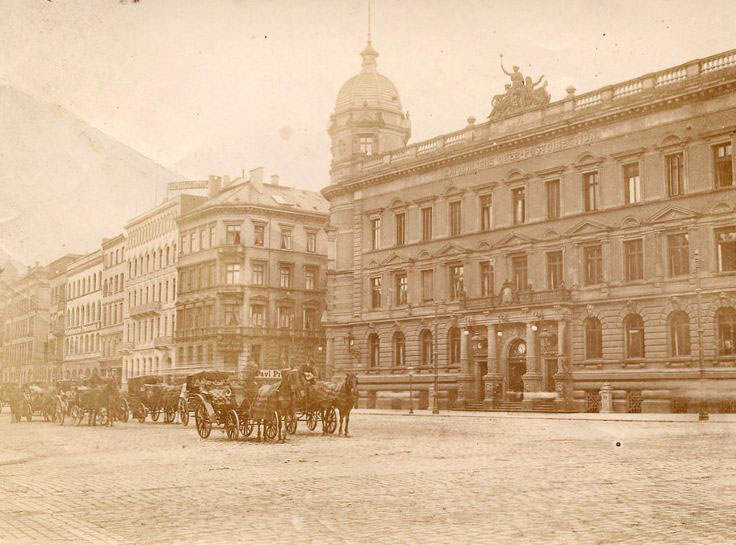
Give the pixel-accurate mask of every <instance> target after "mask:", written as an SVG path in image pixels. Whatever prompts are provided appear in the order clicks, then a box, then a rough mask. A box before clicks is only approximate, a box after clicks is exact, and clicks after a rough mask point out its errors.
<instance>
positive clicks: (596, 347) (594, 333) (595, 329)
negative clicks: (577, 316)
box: [585, 317, 603, 360]
mask: <svg viewBox="0 0 736 545" xmlns="http://www.w3.org/2000/svg"><path fill="white" fill-rule="evenodd" d="M602 357H603V328H602V327H601V321H600V320H599V319H598V318H595V317H591V318H588V319H587V320H585V359H586V360H593V359H598V358H602Z"/></svg>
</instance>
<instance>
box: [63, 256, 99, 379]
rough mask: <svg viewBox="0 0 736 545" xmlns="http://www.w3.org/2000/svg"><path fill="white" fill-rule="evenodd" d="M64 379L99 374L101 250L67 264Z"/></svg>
mask: <svg viewBox="0 0 736 545" xmlns="http://www.w3.org/2000/svg"><path fill="white" fill-rule="evenodd" d="M66 294H67V296H66V327H65V330H64V363H63V366H62V367H63V374H64V378H76V377H81V376H88V375H90V374H92V373H93V372H96V373H99V372H100V357H101V355H102V352H101V338H100V329H101V317H102V250H95V251H94V252H91V253H89V254H87V255H84V256H82V257H80V258H79V259H77V260H76V261H73V262H72V263H70V264H69V266H68V268H67V284H66Z"/></svg>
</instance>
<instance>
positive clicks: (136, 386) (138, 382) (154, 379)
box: [128, 375, 164, 392]
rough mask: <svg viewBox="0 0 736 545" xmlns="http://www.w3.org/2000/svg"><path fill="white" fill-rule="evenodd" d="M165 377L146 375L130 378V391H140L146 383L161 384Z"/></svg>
mask: <svg viewBox="0 0 736 545" xmlns="http://www.w3.org/2000/svg"><path fill="white" fill-rule="evenodd" d="M163 381H164V378H163V377H162V376H159V375H144V376H140V377H133V378H129V379H128V391H129V392H130V391H138V390H140V389H141V388H142V387H143V385H144V384H161V383H163Z"/></svg>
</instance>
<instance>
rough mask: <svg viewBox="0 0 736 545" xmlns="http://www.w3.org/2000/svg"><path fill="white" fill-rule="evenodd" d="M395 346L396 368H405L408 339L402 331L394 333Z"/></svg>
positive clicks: (393, 342)
mask: <svg viewBox="0 0 736 545" xmlns="http://www.w3.org/2000/svg"><path fill="white" fill-rule="evenodd" d="M391 344H392V345H393V353H394V367H403V366H404V364H405V363H406V339H405V338H404V334H403V333H402V332H401V331H397V332H396V333H394V337H393V339H392V342H391Z"/></svg>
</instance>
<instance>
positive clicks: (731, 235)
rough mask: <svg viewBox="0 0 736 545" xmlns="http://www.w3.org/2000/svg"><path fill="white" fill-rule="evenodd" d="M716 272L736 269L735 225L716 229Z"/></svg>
mask: <svg viewBox="0 0 736 545" xmlns="http://www.w3.org/2000/svg"><path fill="white" fill-rule="evenodd" d="M715 234H716V253H717V254H718V255H717V257H718V272H732V271H736V227H727V228H725V229H718V230H717V231H716V233H715Z"/></svg>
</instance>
